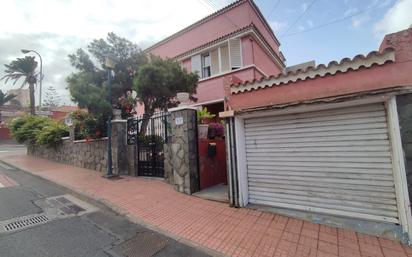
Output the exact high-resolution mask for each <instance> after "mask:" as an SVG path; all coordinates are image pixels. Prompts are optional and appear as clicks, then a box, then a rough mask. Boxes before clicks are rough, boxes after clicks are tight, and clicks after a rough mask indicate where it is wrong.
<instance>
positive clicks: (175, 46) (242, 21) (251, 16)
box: [149, 1, 279, 58]
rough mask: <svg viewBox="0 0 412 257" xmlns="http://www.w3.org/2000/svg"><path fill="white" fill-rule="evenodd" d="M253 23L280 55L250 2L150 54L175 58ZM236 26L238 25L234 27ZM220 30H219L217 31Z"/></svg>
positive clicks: (159, 47) (245, 2) (180, 36)
mask: <svg viewBox="0 0 412 257" xmlns="http://www.w3.org/2000/svg"><path fill="white" fill-rule="evenodd" d="M251 23H253V24H254V25H255V26H256V27H257V29H258V30H259V31H260V33H261V34H262V35H263V37H264V38H265V39H266V41H267V42H268V43H269V45H270V46H271V47H272V48H273V50H274V51H275V52H277V53H279V46H278V45H277V43H276V41H275V40H274V39H273V37H272V36H271V33H270V32H269V31H268V29H267V28H266V26H265V25H264V23H263V22H262V21H261V19H260V18H259V16H258V14H257V13H256V12H255V11H254V9H253V7H252V5H251V4H250V2H249V1H244V2H243V3H241V4H240V5H239V6H237V7H235V8H232V9H231V10H229V11H227V12H225V13H223V14H221V15H219V16H217V17H215V18H213V19H211V20H209V21H207V22H205V23H203V24H201V25H198V26H196V27H195V28H193V29H191V30H189V31H187V32H185V33H183V34H182V35H179V36H177V37H176V38H174V39H171V40H169V41H167V42H165V43H164V44H161V45H159V46H157V47H155V48H153V49H151V50H150V51H149V52H150V53H152V54H154V55H158V56H160V57H163V58H164V57H171V58H172V57H175V56H177V55H180V54H182V53H184V52H186V51H188V50H190V49H193V48H195V47H198V46H201V45H203V44H206V43H208V42H210V41H212V40H215V39H217V38H219V37H221V36H224V35H227V34H229V33H231V32H233V31H236V30H238V29H240V28H243V27H246V26H248V25H250V24H251ZM234 24H236V25H234ZM217 28H218V29H217Z"/></svg>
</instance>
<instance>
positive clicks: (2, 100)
mask: <svg viewBox="0 0 412 257" xmlns="http://www.w3.org/2000/svg"><path fill="white" fill-rule="evenodd" d="M15 97H16V95H13V94H10V95H8V94H6V93H3V91H2V90H0V107H2V106H3V105H5V104H6V103H7V102H9V101H11V100H13V98H15Z"/></svg>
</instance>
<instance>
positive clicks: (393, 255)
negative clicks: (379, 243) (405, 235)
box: [382, 247, 408, 257]
mask: <svg viewBox="0 0 412 257" xmlns="http://www.w3.org/2000/svg"><path fill="white" fill-rule="evenodd" d="M382 252H383V255H384V256H385V257H408V256H407V255H406V252H405V251H403V250H402V251H396V250H393V249H390V248H385V247H382Z"/></svg>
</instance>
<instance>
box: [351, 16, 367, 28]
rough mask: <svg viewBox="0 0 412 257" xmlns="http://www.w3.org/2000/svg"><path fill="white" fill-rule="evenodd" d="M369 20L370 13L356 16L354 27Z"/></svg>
mask: <svg viewBox="0 0 412 257" xmlns="http://www.w3.org/2000/svg"><path fill="white" fill-rule="evenodd" d="M368 20H370V16H369V14H365V15H358V16H355V17H353V18H352V26H353V27H354V28H359V27H361V26H362V25H363V24H364V23H365V22H367V21H368Z"/></svg>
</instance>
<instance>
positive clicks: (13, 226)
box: [4, 215, 49, 232]
mask: <svg viewBox="0 0 412 257" xmlns="http://www.w3.org/2000/svg"><path fill="white" fill-rule="evenodd" d="M48 221H49V218H47V217H46V216H45V215H39V216H35V217H30V218H26V219H20V220H16V221H13V222H10V223H7V224H6V225H4V230H5V231H7V232H11V231H15V230H19V229H23V228H26V227H31V226H35V225H38V224H41V223H46V222H48Z"/></svg>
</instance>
